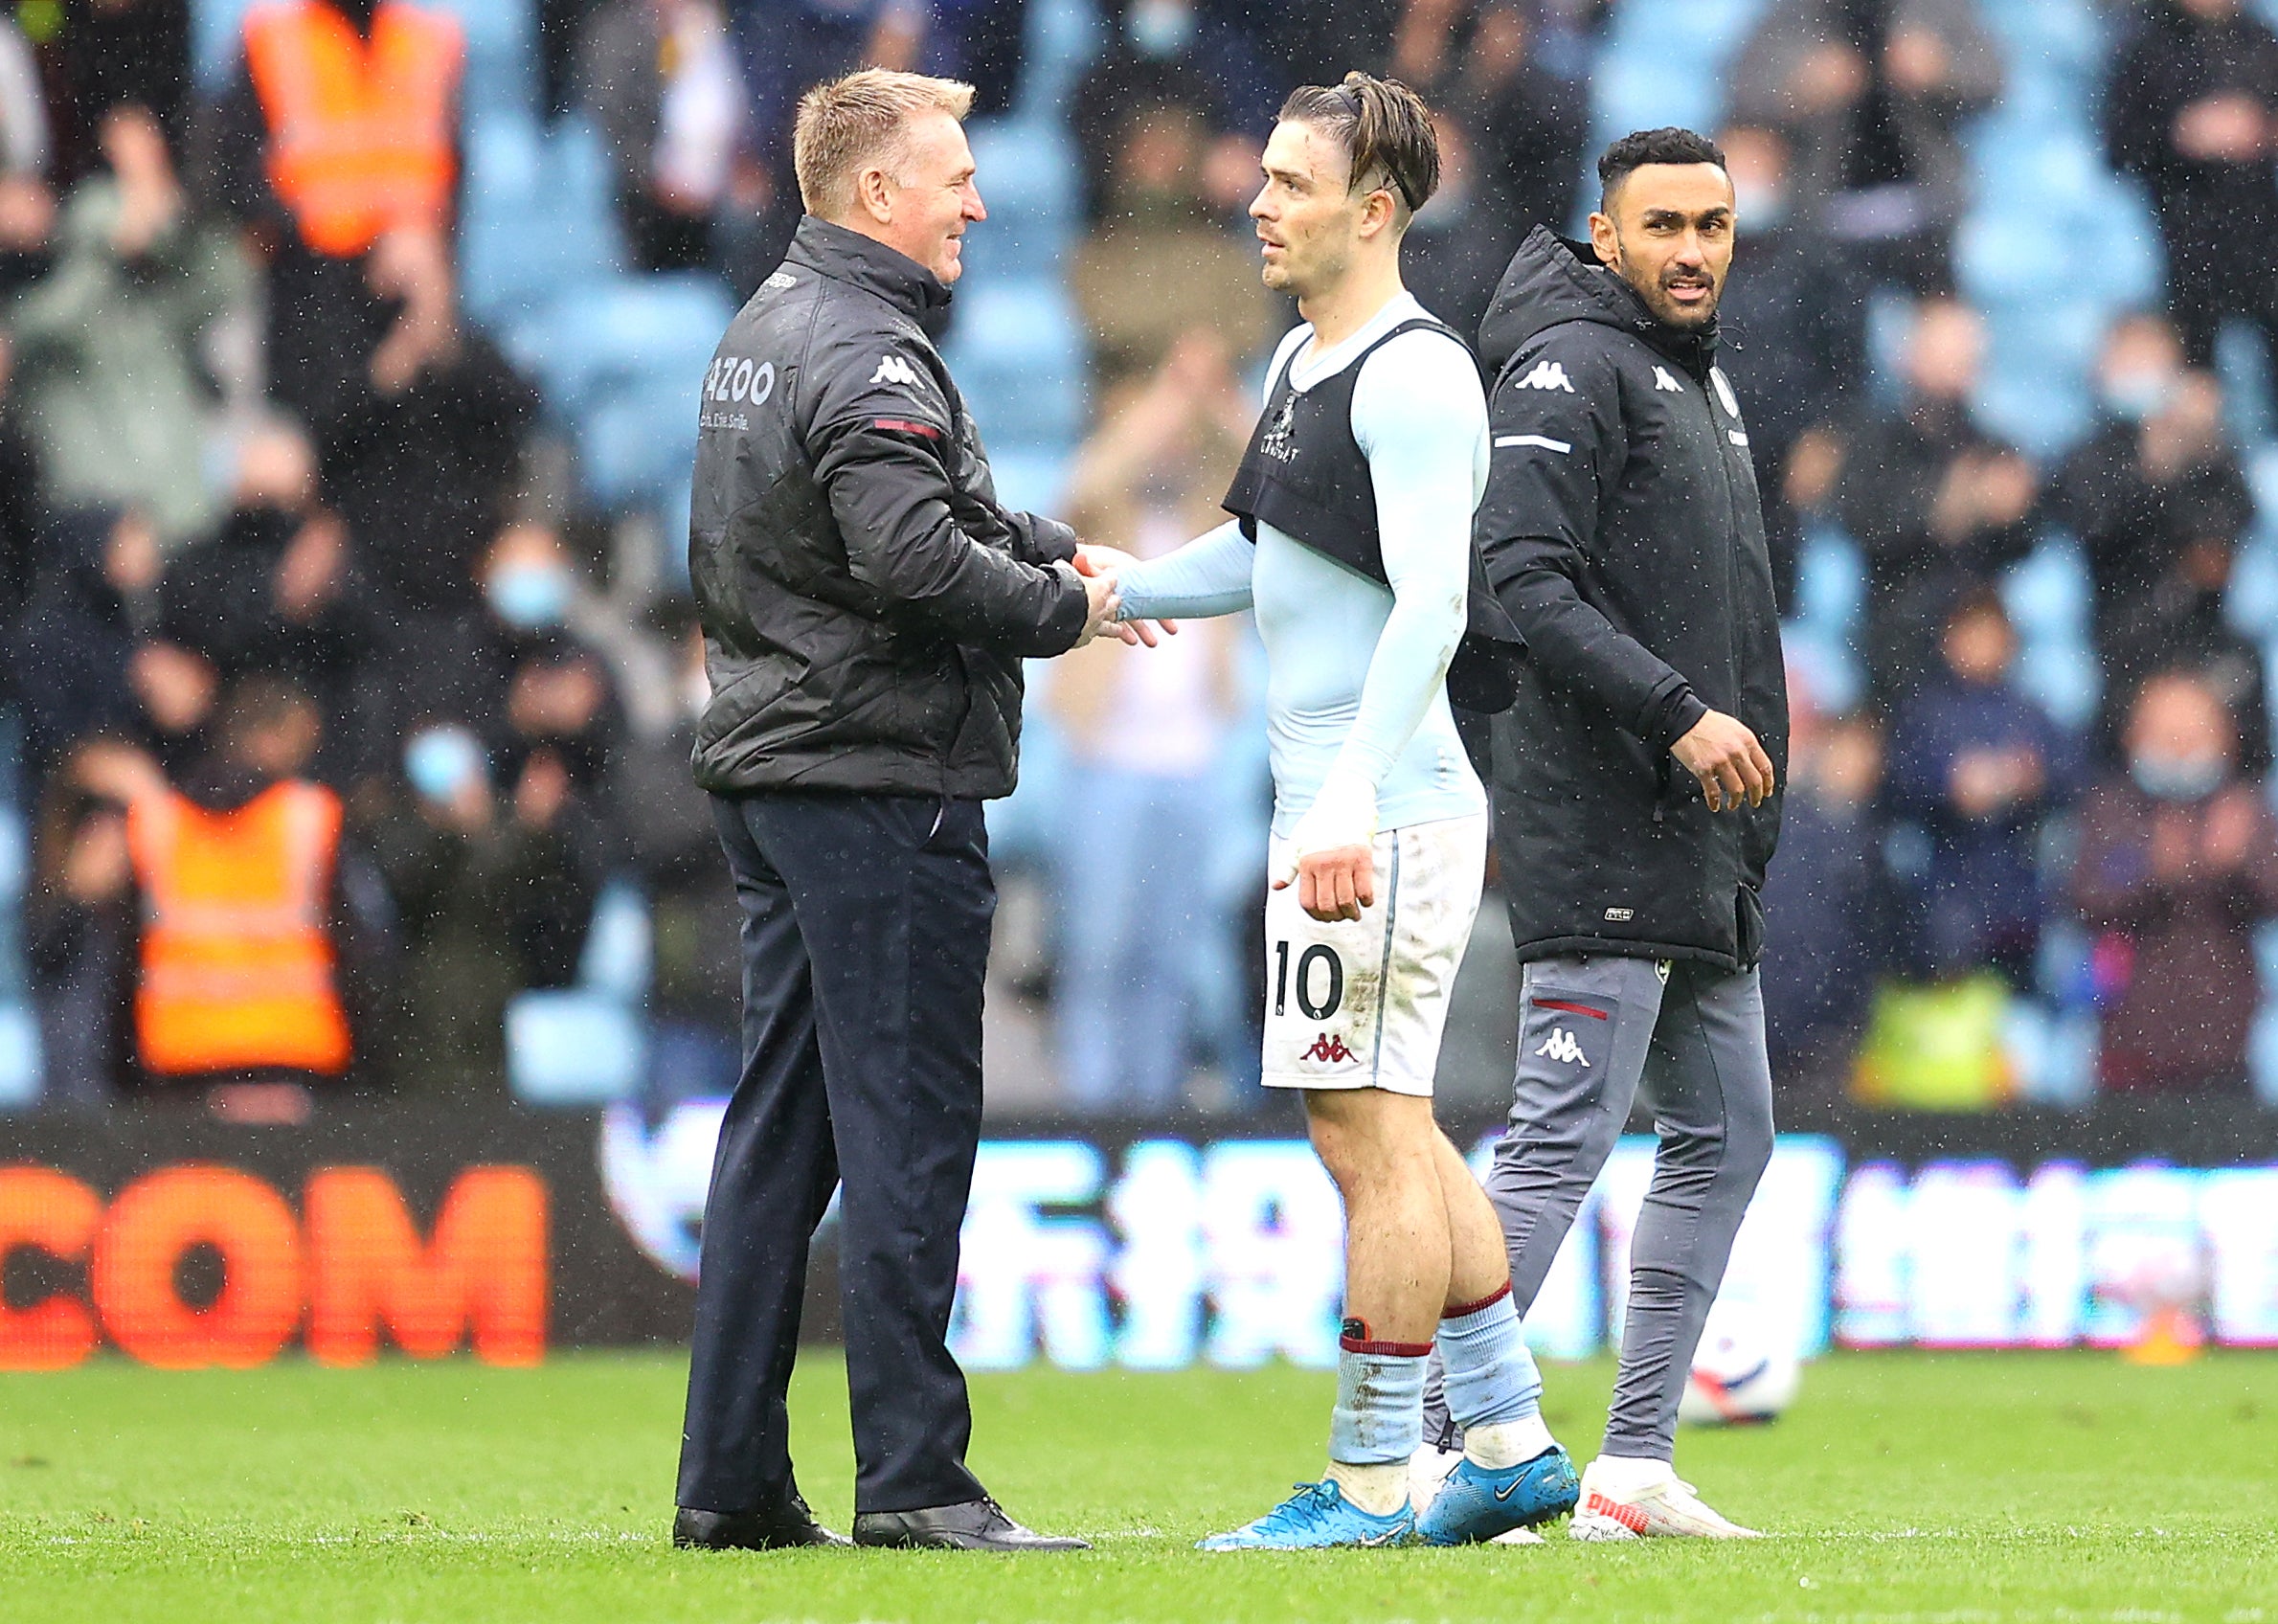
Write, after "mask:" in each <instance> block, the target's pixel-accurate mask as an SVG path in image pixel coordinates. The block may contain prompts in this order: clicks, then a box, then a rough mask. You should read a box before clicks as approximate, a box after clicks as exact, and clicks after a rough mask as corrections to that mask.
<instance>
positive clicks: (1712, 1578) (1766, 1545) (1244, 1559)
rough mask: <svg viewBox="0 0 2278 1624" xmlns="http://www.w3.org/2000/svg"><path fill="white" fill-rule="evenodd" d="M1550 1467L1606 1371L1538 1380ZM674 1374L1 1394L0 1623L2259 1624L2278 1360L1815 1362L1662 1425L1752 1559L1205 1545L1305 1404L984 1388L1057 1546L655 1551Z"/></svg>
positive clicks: (150, 1375)
mask: <svg viewBox="0 0 2278 1624" xmlns="http://www.w3.org/2000/svg"><path fill="white" fill-rule="evenodd" d="M1545 1374H1546V1377H1547V1380H1548V1384H1549V1394H1548V1400H1547V1403H1546V1406H1545V1408H1546V1410H1547V1411H1548V1413H1549V1415H1550V1417H1551V1420H1552V1423H1553V1425H1554V1426H1555V1427H1556V1429H1557V1430H1558V1432H1560V1434H1561V1436H1562V1437H1563V1438H1564V1439H1565V1440H1566V1441H1567V1442H1568V1446H1569V1447H1570V1448H1571V1449H1572V1450H1573V1452H1574V1454H1575V1455H1576V1456H1577V1458H1578V1459H1585V1458H1587V1456H1588V1455H1589V1453H1590V1445H1592V1444H1593V1443H1594V1441H1595V1436H1594V1435H1595V1430H1596V1428H1597V1426H1598V1424H1599V1421H1600V1419H1601V1416H1602V1410H1601V1408H1600V1406H1601V1405H1602V1402H1603V1395H1604V1393H1605V1390H1606V1385H1607V1382H1608V1379H1609V1377H1610V1375H1611V1370H1610V1367H1609V1366H1608V1365H1605V1364H1602V1363H1600V1364H1590V1365H1548V1366H1546V1367H1545ZM682 1375H683V1365H682V1362H681V1361H680V1360H679V1359H678V1358H676V1357H667V1356H661V1355H660V1356H614V1357H613V1356H602V1355H574V1356H569V1357H562V1358H556V1359H554V1360H553V1361H552V1362H550V1363H549V1364H547V1365H545V1366H543V1367H542V1368H538V1369H532V1370H500V1369H490V1368H485V1367H483V1366H480V1365H472V1364H468V1363H463V1362H457V1361H454V1362H448V1363H443V1364H440V1365H412V1364H408V1363H395V1364H387V1365H377V1366H372V1367H369V1368H365V1369H358V1370H333V1369H323V1368H319V1367H316V1366H313V1365H305V1364H286V1365H275V1366H271V1367H269V1368H266V1369H262V1370H259V1371H253V1372H245V1373H224V1372H200V1373H165V1372H159V1371H153V1370H148V1369H145V1368H141V1367H138V1366H133V1365H126V1364H124V1363H119V1362H99V1363H96V1364H93V1365H86V1366H82V1367H81V1368H79V1369H77V1370H73V1371H68V1372H63V1373H59V1374H42V1375H11V1376H0V1619H6V1620H9V1621H10V1624H34V1621H40V1624H44V1621H46V1620H63V1619H73V1620H76V1619H93V1620H102V1621H104V1624H130V1621H137V1620H152V1621H157V1620H164V1621H166V1624H206V1621H210V1620H227V1621H230V1624H248V1621H255V1620H265V1619H311V1620H314V1619H322V1620H327V1621H341V1624H350V1621H361V1620H371V1621H373V1624H378V1621H383V1620H386V1621H395V1624H425V1621H431V1620H432V1621H437V1624H442V1621H457V1620H478V1619H480V1620H506V1619H544V1620H547V1621H548V1624H581V1621H584V1620H605V1621H607V1624H638V1621H644V1620H649V1619H658V1620H675V1621H684V1620H685V1621H687V1624H699V1621H703V1624H712V1621H720V1620H742V1619H815V1620H881V1621H883V1620H890V1619H891V1620H909V1621H911V1624H956V1621H959V1620H988V1621H991V1624H1025V1621H1028V1620H1094V1619H1096V1620H1124V1619H1132V1620H1152V1619H1178V1620H1185V1619H1194V1620H1219V1619H1227V1620H1280V1619H1305V1620H1332V1619H1355V1620H1364V1619H1365V1620H1371V1621H1377V1620H1393V1619H1411V1620H1428V1619H1443V1618H1444V1619H1480V1620H1497V1621H1499V1624H1508V1621H1515V1620H1527V1619H1556V1618H1628V1619H1638V1620H1692V1619H1700V1620H1757V1619H1790V1620H1798V1621H1807V1624H1808V1621H1833V1620H1838V1619H1858V1620H1868V1619H1872V1620H1881V1621H1886V1624H1896V1621H1899V1620H1914V1621H1918V1624H1977V1621H1988V1624H1990V1621H1993V1620H2009V1619H2048V1620H2059V1619H2066V1620H2071V1619H2078V1620H2088V1619H2097V1620H2127V1621H2134V1624H2142V1621H2148V1620H2154V1619H2209V1620H2224V1621H2228V1624H2278V1356H2273V1355H2259V1354H2244V1353H2238V1354H2227V1355H2217V1356H2213V1357H2210V1358H2207V1359H2204V1360H2202V1361H2200V1362H2199V1363H2198V1364H2195V1365H2186V1366H2182V1367H2179V1368H2173V1369H2138V1368H2134V1367H2131V1366H2128V1365H2123V1364H2121V1363H2120V1362H2119V1361H2118V1360H2117V1358H2116V1357H2114V1356H2111V1355H2109V1354H2090V1353H2072V1354H2000V1355H1930V1354H1893V1355H1872V1356H1870V1355H1860V1354H1852V1355H1841V1356H1837V1357H1834V1358H1830V1359H1826V1360H1823V1361H1821V1362H1820V1363H1818V1364H1817V1365H1814V1366H1812V1367H1811V1368H1810V1369H1809V1371H1808V1372H1807V1374H1806V1378H1805V1382H1804V1388H1803V1396H1802V1398H1801V1399H1800V1401H1799V1402H1798V1403H1797V1405H1796V1406H1795V1408H1794V1409H1793V1410H1792V1411H1791V1412H1790V1413H1789V1414H1788V1416H1787V1417H1786V1418H1785V1419H1784V1420H1782V1421H1781V1422H1779V1423H1778V1424H1777V1425H1776V1426H1772V1427H1769V1428H1762V1429H1755V1430H1750V1431H1736V1432H1686V1433H1684V1434H1682V1435H1681V1436H1680V1443H1679V1466H1680V1470H1681V1471H1682V1472H1683V1473H1684V1474H1685V1475H1686V1476H1687V1477H1691V1478H1692V1479H1693V1480H1694V1481H1695V1482H1696V1483H1698V1484H1699V1485H1700V1487H1701V1489H1702V1491H1703V1495H1704V1496H1705V1497H1706V1498H1708V1500H1710V1502H1711V1503H1712V1504H1714V1505H1717V1506H1719V1507H1720V1508H1722V1509H1724V1510H1725V1511H1727V1512H1728V1513H1730V1514H1731V1515H1733V1516H1734V1517H1736V1518H1739V1519H1740V1520H1742V1521H1745V1522H1750V1523H1753V1524H1755V1525H1757V1526H1759V1527H1763V1528H1765V1529H1768V1530H1770V1531H1771V1532H1772V1533H1774V1534H1775V1535H1776V1536H1777V1537H1775V1538H1772V1539H1769V1540H1766V1541H1763V1542H1762V1543H1759V1544H1751V1545H1673V1544H1665V1543H1664V1544H1652V1545H1618V1546H1609V1545H1577V1544H1574V1543H1573V1542H1571V1541H1568V1539H1567V1538H1566V1537H1565V1534H1564V1531H1563V1529H1553V1530H1551V1531H1550V1538H1549V1543H1548V1544H1546V1545H1541V1546H1533V1547H1513V1546H1481V1547H1473V1548H1470V1549H1463V1550H1448V1551H1435V1550H1417V1549H1408V1550H1383V1551H1342V1552H1334V1553H1324V1554H1319V1555H1299V1556H1285V1555H1275V1554H1264V1553H1258V1554H1245V1555H1238V1556H1214V1557H1206V1556H1203V1555H1201V1554H1198V1553H1196V1552H1194V1551H1192V1550H1190V1549H1189V1548H1188V1546H1189V1545H1190V1544H1191V1542H1192V1541H1193V1540H1194V1539H1195V1538H1196V1537H1197V1536H1199V1535H1201V1534H1204V1533H1207V1532H1209V1531H1211V1530H1213V1529H1215V1528H1219V1527H1223V1526H1226V1525H1229V1524H1230V1523H1233V1522H1240V1521H1243V1520H1245V1519H1247V1518H1248V1517H1250V1516H1252V1515H1254V1514H1255V1513H1257V1512H1259V1511H1261V1510H1263V1509H1264V1508H1265V1507H1266V1506H1267V1505H1268V1504H1269V1503H1270V1502H1271V1501H1273V1500H1275V1499H1277V1498H1278V1497H1279V1496H1280V1495H1281V1494H1282V1493H1284V1492H1286V1487H1287V1485H1288V1483H1289V1482H1290V1481H1291V1480H1292V1479H1293V1478H1295V1477H1301V1476H1302V1477H1310V1476H1314V1475H1316V1474H1317V1473H1318V1469H1319V1456H1320V1446H1321V1437H1322V1432H1323V1427H1324V1417H1325V1413H1326V1409H1327V1405H1328V1401H1329V1393H1330V1383H1329V1380H1328V1378H1326V1377H1324V1376H1321V1375H1319V1374H1316V1373H1312V1372H1301V1371H1294V1370H1286V1369H1273V1370H1265V1371H1256V1372H1247V1373H1233V1372H1224V1371H1208V1372H1194V1373H1189V1374H1178V1375H1121V1374H1097V1375H1070V1374H1061V1373H1049V1372H1042V1371H1039V1372H1034V1373H1022V1374H1012V1375H992V1376H984V1377H980V1378H977V1379H976V1380H975V1382H974V1401H975V1410H976V1422H977V1435H976V1440H975V1448H974V1460H975V1463H976V1465H977V1466H978V1467H979V1469H980V1471H981V1476H982V1477H983V1479H984V1480H985V1481H987V1482H988V1483H989V1484H990V1486H991V1487H992V1488H993V1489H994V1490H995V1491H996V1493H997V1494H998V1496H999V1498H1000V1499H1002V1500H1004V1502H1005V1504H1006V1505H1007V1506H1008V1507H1009V1508H1010V1509H1011V1510H1012V1511H1013V1513H1014V1514H1015V1515H1016V1516H1020V1517H1022V1518H1024V1520H1026V1521H1030V1522H1034V1523H1036V1524H1038V1525H1040V1526H1044V1527H1049V1528H1053V1529H1066V1530H1070V1531H1073V1532H1079V1533H1082V1534H1084V1535H1087V1536H1089V1537H1090V1538H1091V1539H1093V1540H1094V1541H1095V1542H1096V1543H1097V1545H1098V1548H1097V1549H1096V1550H1095V1551H1094V1552H1093V1553H1092V1554H1090V1555H1086V1556H1076V1557H1030V1558H1025V1559H1023V1558H1007V1557H989V1556H968V1555H957V1554H948V1553H932V1552H927V1553H915V1554H913V1553H898V1552H871V1551H852V1552H848V1551H820V1552H797V1553H788V1554H775V1555H749V1554H728V1555H710V1554H697V1553H685V1552H674V1551H673V1550H671V1549H670V1548H669V1547H668V1546H667V1545H666V1544H665V1539H664V1531H665V1525H666V1522H667V1521H668V1519H669V1516H670V1501H671V1487H672V1469H673V1458H674V1450H675V1443H676V1438H677V1434H678V1427H679V1418H680V1410H679V1407H680V1397H681V1382H682ZM795 1399H796V1403H795V1417H794V1427H795V1433H796V1446H797V1448H798V1451H799V1454H800V1455H801V1460H802V1462H803V1464H802V1467H801V1477H802V1484H803V1486H804V1487H805V1489H806V1491H807V1494H808V1498H809V1499H810V1500H813V1501H814V1502H815V1504H816V1506H817V1508H818V1509H819V1510H820V1511H822V1512H823V1515H824V1519H825V1521H827V1522H830V1523H832V1524H833V1525H835V1526H838V1527H840V1528H844V1527H845V1526H846V1518H847V1511H848V1502H849V1499H850V1494H851V1469H850V1465H849V1463H848V1460H847V1445H846V1400H845V1395H844V1388H843V1387H842V1385H841V1377H840V1371H839V1369H838V1367H837V1365H836V1362H835V1360H834V1359H832V1358H830V1357H828V1356H827V1355H825V1356H820V1357H818V1356H813V1355H810V1356H809V1357H808V1358H807V1359H806V1360H805V1361H804V1362H803V1363H802V1367H801V1378H800V1383H799V1386H798V1388H797V1390H796V1393H795Z"/></svg>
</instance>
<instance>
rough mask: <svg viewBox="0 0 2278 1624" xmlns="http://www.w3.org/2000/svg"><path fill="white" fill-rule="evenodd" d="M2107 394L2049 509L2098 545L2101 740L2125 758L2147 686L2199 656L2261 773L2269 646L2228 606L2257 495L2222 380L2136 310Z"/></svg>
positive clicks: (2111, 355)
mask: <svg viewBox="0 0 2278 1624" xmlns="http://www.w3.org/2000/svg"><path fill="white" fill-rule="evenodd" d="M2097 393H2098V396H2099V410H2098V413H2097V424H2096V432H2095V434H2094V435H2093V436H2092V437H2091V438H2090V439H2089V440H2087V441H2086V442H2085V443H2084V444H2082V445H2081V446H2079V447H2078V448H2077V449H2076V450H2074V451H2073V453H2072V454H2071V455H2070V456H2069V457H2067V458H2066V459H2065V461H2064V466H2063V468H2062V469H2060V470H2059V472H2058V475H2057V478H2056V481H2055V485H2054V488H2053V490H2052V492H2051V497H2052V500H2051V510H2052V514H2053V516H2054V517H2056V518H2057V519H2058V520H2059V521H2060V522H2062V523H2063V524H2064V525H2066V526H2067V527H2068V528H2070V529H2071V530H2072V531H2073V532H2074V533H2075V534H2077V535H2078V536H2079V537H2080V539H2081V543H2082V545H2083V547H2084V548H2085V549H2086V553H2087V558H2088V577H2089V580H2090V582H2091V583H2092V584H2093V586H2094V589H2095V597H2094V610H2093V619H2092V622H2091V623H2092V626H2093V630H2094V635H2095V641H2096V650H2097V653H2098V655H2099V657H2100V659H2101V663H2102V665H2103V667H2104V679H2105V684H2104V721H2103V723H2102V726H2101V730H2100V731H2101V733H2102V740H2101V743H2102V746H2103V748H2104V749H2105V750H2106V751H2107V752H2108V754H2109V757H2110V758H2112V759H2117V758H2118V755H2119V746H2120V736H2121V733H2122V731H2123V728H2124V725H2125V723H2126V719H2127V717H2128V715H2129V713H2130V711H2131V710H2132V709H2133V707H2134V699H2135V689H2136V688H2137V686H2138V685H2139V684H2140V683H2142V682H2143V680H2144V679H2145V678H2146V677H2148V676H2149V675H2150V674H2151V673H2152V672H2153V671H2154V670H2159V669H2164V668H2168V667H2172V666H2176V665H2184V664H2189V665H2196V666H2198V667H2199V668H2201V669H2202V670H2203V671H2204V672H2205V673H2206V674H2207V676H2208V678H2209V680H2210V681H2211V682H2213V683H2214V685H2215V687H2216V691H2217V693H2218V696H2219V697H2220V698H2221V699H2222V703H2223V706H2224V708H2225V709H2226V710H2227V711H2229V712H2230V714H2231V715H2232V716H2233V717H2234V718H2235V719H2236V720H2237V722H2238V724H2239V728H2240V731H2241V733H2242V734H2243V735H2244V736H2243V739H2242V741H2241V742H2242V747H2243V752H2244V754H2243V760H2244V765H2245V767H2246V768H2247V770H2249V771H2251V772H2258V773H2259V772H2260V771H2262V770H2263V769H2264V768H2265V767H2267V764H2268V761H2269V748H2270V746H2269V717H2268V711H2267V705H2266V703H2265V698H2264V681H2263V668H2262V656H2261V651H2260V650H2259V649H2258V648H2257V647H2256V646H2255V645H2254V644H2253V643H2251V642H2249V641H2248V640H2246V639H2244V638H2243V637H2241V636H2240V635H2239V634H2238V633H2237V632H2236V631H2234V630H2233V629H2232V628H2231V626H2230V624H2229V622H2228V620H2226V619H2225V618H2224V614H2223V598H2224V595H2225V592H2226V590H2227V588H2228V587H2229V584H2230V575H2231V561H2232V558H2233V555H2234V554H2235V553H2236V552H2237V550H2238V545H2239V541H2240V538H2241V537H2242V536H2243V535H2244V533H2245V530H2246V529H2247V527H2248V526H2249V525H2251V524H2252V523H2253V522H2254V497H2253V493H2252V492H2251V491H2250V490H2249V489H2248V487H2247V485H2246V478H2245V475H2244V472H2243V470H2242V469H2241V467H2240V465H2239V460H2238V457H2237V454H2236V453H2235V452H2233V451H2232V449H2231V447H2230V444H2229V442H2228V440H2226V439H2225V437H2224V434H2223V430H2222V390H2221V386H2220V385H2218V384H2217V383H2216V381H2215V379H2214V377H2213V376H2212V375H2211V374H2209V373H2207V372H2188V371H2186V370H2185V369H2184V365H2183V353H2182V348H2181V346H2180V344H2179V343H2178V342H2177V337H2176V334H2175V331H2174V329H2173V328H2172V327H2169V326H2168V325H2167V323H2166V322H2164V321H2162V320H2161V319H2159V318H2158V317H2156V316H2130V317H2125V318H2123V319H2122V320H2121V321H2119V322H2118V323H2116V324H2114V326H2113V327H2112V329H2111V331H2110V332H2109V334H2107V335H2106V338H2105V344H2104V354H2103V358H2102V360H2101V361H2100V363H2099V365H2098V368H2097Z"/></svg>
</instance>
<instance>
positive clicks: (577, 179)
mask: <svg viewBox="0 0 2278 1624" xmlns="http://www.w3.org/2000/svg"><path fill="white" fill-rule="evenodd" d="M464 214H465V218H464V222H463V224H462V229H461V233H460V248H459V256H460V280H461V282H462V288H463V297H464V300H465V304H466V306H467V308H468V309H469V310H470V311H472V312H473V313H474V314H475V316H476V317H478V318H479V319H480V320H482V321H484V322H486V323H488V324H490V325H491V326H493V327H501V328H504V329H507V330H508V331H511V330H512V329H513V328H514V327H515V326H516V325H518V324H520V323H524V322H528V321H530V320H533V319H535V318H536V317H537V316H538V315H539V314H540V312H542V311H544V310H546V309H547V307H548V306H549V305H551V304H552V303H553V300H555V299H556V298H558V297H559V296H560V295H562V294H563V293H564V292H566V291H567V290H569V289H571V288H574V287H577V286H581V285H584V284H588V283H592V282H598V281H600V280H602V279H604V278H607V277H610V276H612V275H615V274H616V273H617V272H618V271H619V270H620V267H621V266H622V265H623V263H624V258H625V256H624V244H623V240H622V237H621V234H620V230H619V227H618V222H617V214H616V210H615V208H614V207H613V205H612V203H611V200H610V195H609V179H608V168H607V159H606V156H605V155H604V153H603V152H602V149H601V142H600V137H599V135H598V133H596V132H595V130H594V129H593V127H592V126H591V125H590V124H586V123H584V122H583V121H582V120H577V119H565V120H563V121H562V122H561V123H560V124H557V125H556V126H555V127H554V128H553V130H552V131H551V132H542V131H541V130H540V129H539V128H538V125H537V123H536V121H535V120H533V119H530V118H528V117H524V116H521V115H518V114H502V115H499V116H497V117H485V118H483V119H480V120H478V121H477V122H476V123H475V124H474V126H473V127H472V128H471V129H470V130H469V132H468V137H467V185H466V206H465V211H464Z"/></svg>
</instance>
